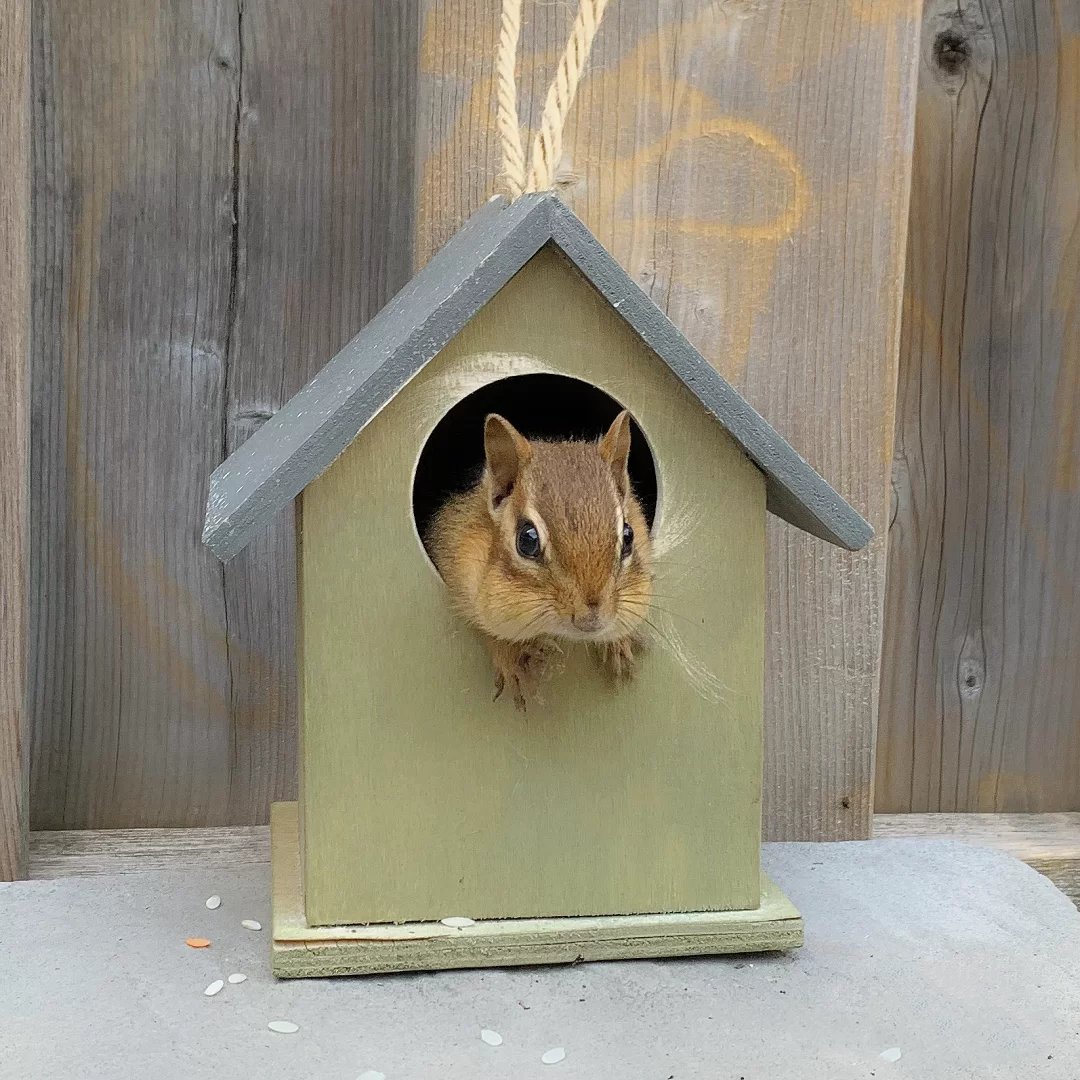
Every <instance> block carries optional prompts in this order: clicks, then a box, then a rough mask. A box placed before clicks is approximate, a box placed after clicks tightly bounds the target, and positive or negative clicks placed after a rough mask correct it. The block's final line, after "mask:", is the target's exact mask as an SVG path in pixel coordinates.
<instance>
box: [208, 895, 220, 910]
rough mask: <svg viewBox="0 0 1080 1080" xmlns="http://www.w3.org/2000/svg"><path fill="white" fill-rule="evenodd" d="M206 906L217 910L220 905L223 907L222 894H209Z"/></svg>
mask: <svg viewBox="0 0 1080 1080" xmlns="http://www.w3.org/2000/svg"><path fill="white" fill-rule="evenodd" d="M206 906H207V907H208V908H209V909H210V910H211V911H217V909H218V908H219V907H221V897H220V896H208V897H207V898H206Z"/></svg>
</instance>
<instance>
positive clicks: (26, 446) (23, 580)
mask: <svg viewBox="0 0 1080 1080" xmlns="http://www.w3.org/2000/svg"><path fill="white" fill-rule="evenodd" d="M29 58H30V4H29V2H28V0H0V150H2V151H3V172H4V182H3V185H0V383H2V384H3V387H4V406H5V407H4V421H3V425H2V427H0V495H2V497H0V881H13V880H17V879H19V878H23V877H25V876H26V874H27V871H28V863H29V854H28V850H29V830H30V823H29V813H30V811H29V803H30V763H29V747H30V721H29V714H28V702H27V679H26V671H27V603H28V571H27V560H28V558H29V514H30V510H29V479H30V472H29V461H30V440H29V402H30V368H29V340H30V338H29V325H30V64H29Z"/></svg>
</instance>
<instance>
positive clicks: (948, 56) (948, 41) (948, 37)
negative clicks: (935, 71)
mask: <svg viewBox="0 0 1080 1080" xmlns="http://www.w3.org/2000/svg"><path fill="white" fill-rule="evenodd" d="M933 52H934V63H935V64H937V66H938V68H939V69H940V70H941V71H942V73H944V74H945V75H948V76H950V77H952V78H956V77H957V76H960V75H963V73H964V71H965V69H966V68H967V66H968V64H969V63H970V61H971V42H970V41H969V40H968V38H967V35H965V34H963V33H961V32H960V31H958V30H955V29H950V30H942V31H941V33H939V34H938V36H937V37H936V38H934V49H933Z"/></svg>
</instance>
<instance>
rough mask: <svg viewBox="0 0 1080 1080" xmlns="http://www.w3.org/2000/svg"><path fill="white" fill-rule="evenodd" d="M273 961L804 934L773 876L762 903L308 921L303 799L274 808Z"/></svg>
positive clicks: (564, 949) (577, 949)
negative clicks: (460, 919)
mask: <svg viewBox="0 0 1080 1080" xmlns="http://www.w3.org/2000/svg"><path fill="white" fill-rule="evenodd" d="M270 827H271V864H272V876H273V944H272V952H273V955H272V967H273V972H274V974H275V975H277V976H279V977H280V978H310V977H319V976H331V975H371V974H379V973H386V972H394V971H430V970H443V969H451V968H476V967H503V966H518V965H529V964H559V963H581V962H583V961H590V960H616V959H637V958H643V959H644V958H649V959H656V958H660V957H676V956H703V955H716V954H722V953H750V952H775V951H783V950H788V949H795V948H798V947H799V946H801V945H802V944H803V922H802V918H801V916H800V915H799V913H798V911H797V910H796V909H795V907H794V906H793V905H792V903H791V902H790V901H789V900H788V899H787V897H786V896H784V894H783V893H782V892H781V891H780V889H778V888H777V887H776V885H775V884H773V883H772V882H771V881H769V880H768V878H765V877H764V876H763V878H762V904H761V907H760V908H758V909H757V910H754V911H724V912H691V913H687V914H679V915H618V916H601V917H593V918H582V917H574V918H552V919H491V920H484V921H481V922H477V923H475V924H474V925H472V926H468V927H465V928H462V929H455V928H451V927H446V926H443V925H442V924H441V923H411V924H409V923H407V924H402V925H393V926H391V925H380V926H370V927H366V926H341V927H308V926H307V923H306V921H305V919H304V916H303V907H302V902H301V899H300V851H299V843H298V834H297V805H296V803H275V804H274V806H273V807H272V809H271V824H270Z"/></svg>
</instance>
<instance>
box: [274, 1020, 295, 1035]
mask: <svg viewBox="0 0 1080 1080" xmlns="http://www.w3.org/2000/svg"><path fill="white" fill-rule="evenodd" d="M266 1026H267V1027H268V1028H269V1029H270V1030H271V1031H277V1032H280V1033H281V1034H282V1035H292V1034H294V1033H295V1032H297V1031H299V1030H300V1025H299V1024H294V1023H293V1022H292V1021H291V1020H271V1021H270V1023H269V1024H267V1025H266Z"/></svg>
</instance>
